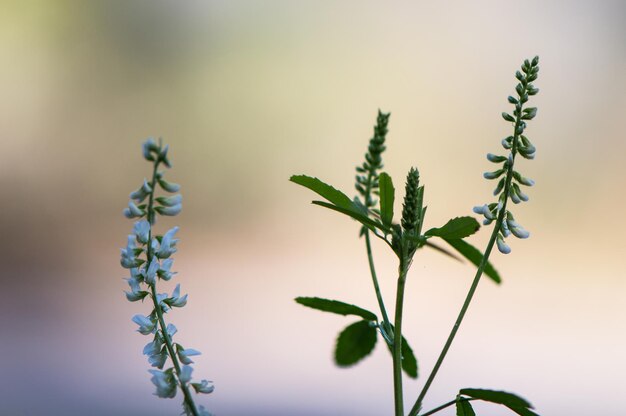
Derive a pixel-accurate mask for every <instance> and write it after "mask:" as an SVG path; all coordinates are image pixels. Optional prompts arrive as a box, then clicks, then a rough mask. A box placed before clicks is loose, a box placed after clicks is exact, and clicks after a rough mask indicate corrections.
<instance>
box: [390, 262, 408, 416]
mask: <svg viewBox="0 0 626 416" xmlns="http://www.w3.org/2000/svg"><path fill="white" fill-rule="evenodd" d="M399 269H400V273H399V277H398V290H397V293H396V317H395V322H394V330H393V396H394V404H395V411H396V413H395V414H396V416H404V399H403V391H402V308H403V303H404V285H405V282H406V275H407V272H408V270H409V262H408V261H407V257H406V256H405V255H403V256H402V259H401V261H400V268H399Z"/></svg>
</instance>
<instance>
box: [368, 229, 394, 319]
mask: <svg viewBox="0 0 626 416" xmlns="http://www.w3.org/2000/svg"><path fill="white" fill-rule="evenodd" d="M365 246H366V248H367V260H368V261H369V266H370V274H371V275H372V283H373V284H374V291H375V292H376V299H377V300H378V306H379V307H380V313H381V314H382V316H383V324H384V326H385V331H388V330H389V328H390V325H389V317H388V316H387V309H385V302H384V301H383V295H382V293H381V292H380V286H379V285H378V278H377V277H376V268H375V267H374V257H373V256H372V245H371V243H370V233H369V231H368V230H365Z"/></svg>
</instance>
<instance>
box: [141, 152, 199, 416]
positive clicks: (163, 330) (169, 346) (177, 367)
mask: <svg viewBox="0 0 626 416" xmlns="http://www.w3.org/2000/svg"><path fill="white" fill-rule="evenodd" d="M159 163H160V160H159V159H157V160H156V161H155V162H154V170H153V171H152V182H150V187H151V188H152V190H151V192H150V195H149V200H148V209H147V213H148V222H149V223H150V230H149V231H148V242H150V241H152V224H153V223H154V216H155V214H154V209H153V205H154V191H155V189H156V182H157V169H158V167H159ZM153 256H154V253H153V252H152V244H150V243H148V249H147V253H146V258H147V264H150V263H151V262H152V258H153ZM150 292H151V293H150V297H151V298H152V302H153V304H154V310H155V311H156V314H157V319H158V321H159V326H160V327H161V334H163V339H164V341H165V346H166V348H167V352H168V354H169V355H170V358H171V360H172V363H173V364H174V369H175V370H176V375H177V378H178V382H179V385H180V388H181V390H182V391H183V395H184V396H185V403H186V404H187V407H188V408H189V410H190V411H191V413H192V415H193V416H198V415H199V413H198V409H197V407H196V403H195V402H194V400H193V396H192V395H191V392H190V391H189V386H188V385H187V383H184V382H182V381H181V380H180V375H181V368H180V363H179V362H178V357H177V356H176V353H175V351H174V346H173V344H172V339H171V338H170V335H169V334H168V333H167V325H166V324H165V319H164V318H163V309H162V308H161V305H160V304H159V302H158V301H157V292H156V282H155V283H153V284H150Z"/></svg>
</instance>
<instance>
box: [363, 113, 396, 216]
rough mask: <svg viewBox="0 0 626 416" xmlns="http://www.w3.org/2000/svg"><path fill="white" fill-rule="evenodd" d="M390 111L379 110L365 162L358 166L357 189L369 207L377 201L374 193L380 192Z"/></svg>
mask: <svg viewBox="0 0 626 416" xmlns="http://www.w3.org/2000/svg"><path fill="white" fill-rule="evenodd" d="M389 115H390V113H387V114H385V113H383V112H381V111H380V110H378V118H377V120H376V126H374V137H372V138H371V139H370V143H369V146H368V148H367V153H366V154H365V162H363V165H361V166H357V168H356V171H357V175H356V185H355V187H356V190H357V191H358V192H359V193H360V194H361V196H363V199H364V204H365V206H366V207H367V208H372V207H374V206H375V205H376V203H377V201H376V200H375V199H374V198H372V194H374V195H377V194H378V170H380V169H382V167H383V159H382V153H383V152H384V151H385V138H386V137H387V132H388V129H387V125H388V123H389Z"/></svg>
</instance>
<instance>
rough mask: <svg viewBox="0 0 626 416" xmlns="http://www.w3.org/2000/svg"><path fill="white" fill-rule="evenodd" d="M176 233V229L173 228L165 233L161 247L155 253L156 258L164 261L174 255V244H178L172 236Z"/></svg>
mask: <svg viewBox="0 0 626 416" xmlns="http://www.w3.org/2000/svg"><path fill="white" fill-rule="evenodd" d="M177 231H178V227H174V228H172V229H171V230H169V231H168V232H166V233H165V235H164V236H163V238H162V239H161V245H160V246H159V249H158V250H157V252H156V253H155V254H156V256H157V257H159V258H160V259H166V258H168V257H169V256H171V255H172V254H174V253H176V243H178V240H177V239H174V234H176V232H177Z"/></svg>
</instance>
